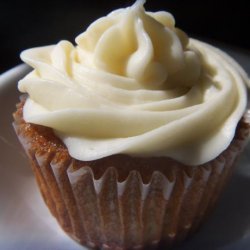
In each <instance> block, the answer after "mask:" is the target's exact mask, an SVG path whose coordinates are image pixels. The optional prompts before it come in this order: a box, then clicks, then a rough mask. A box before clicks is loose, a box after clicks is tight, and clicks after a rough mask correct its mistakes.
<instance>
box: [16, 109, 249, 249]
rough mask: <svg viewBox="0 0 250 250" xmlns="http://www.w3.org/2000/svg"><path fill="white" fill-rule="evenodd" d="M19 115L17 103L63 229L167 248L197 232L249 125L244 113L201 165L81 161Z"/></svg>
mask: <svg viewBox="0 0 250 250" xmlns="http://www.w3.org/2000/svg"><path fill="white" fill-rule="evenodd" d="M20 114H21V111H20V106H19V111H17V112H16V113H15V115H14V117H15V123H14V127H15V130H16V133H17V135H18V137H19V139H20V142H21V143H22V145H23V147H24V149H25V151H26V153H27V155H28V157H29V159H30V162H31V166H32V169H33V172H34V174H35V176H36V180H37V183H38V185H39V188H40V191H41V193H42V195H43V198H44V200H45V202H46V204H47V206H48V207H49V209H50V211H51V213H52V214H53V215H54V216H55V218H56V219H57V221H58V223H59V224H60V225H61V227H62V228H63V229H64V231H65V232H66V233H68V234H69V235H70V236H71V237H72V238H73V239H75V240H76V241H77V242H79V243H80V244H82V245H84V246H87V247H89V248H97V249H142V248H149V247H152V248H154V247H157V246H159V245H161V246H164V247H163V249H169V248H170V247H171V246H172V245H174V244H176V243H177V242H180V241H183V240H184V239H185V238H186V237H187V236H188V235H189V234H191V233H193V232H194V231H196V229H197V228H198V227H199V226H200V224H201V222H203V221H204V220H205V218H206V217H207V216H208V214H209V213H210V211H211V210H212V208H213V207H214V204H215V202H216V201H217V198H218V196H219V194H220V193H221V191H222V189H223V187H224V185H225V184H226V183H227V180H228V179H229V177H230V175H231V173H232V170H233V166H234V162H235V160H236V158H237V156H238V155H239V153H240V151H241V150H242V149H243V146H244V144H245V141H246V138H247V137H248V135H249V130H250V124H249V120H246V119H243V120H241V122H240V123H239V126H238V129H237V133H236V136H235V138H234V140H233V142H232V143H231V145H230V146H229V148H228V149H227V150H226V151H224V152H223V153H222V154H221V155H220V156H218V157H217V158H216V159H215V160H213V161H210V162H208V163H206V164H204V165H201V166H198V167H197V166H196V167H188V166H185V165H183V164H180V163H178V162H176V161H174V160H171V159H168V158H164V157H162V158H148V159H146V158H135V157H129V156H125V155H115V156H110V157H107V158H104V159H100V160H97V161H92V162H81V161H77V160H74V159H72V158H71V157H70V156H69V155H68V154H67V152H66V151H65V150H58V148H57V147H58V145H57V144H56V143H55V141H50V142H47V144H46V143H45V141H46V140H47V139H48V137H49V138H50V137H51V135H49V136H45V139H46V140H45V141H43V140H44V138H43V135H42V134H39V135H38V134H37V133H38V132H41V131H40V127H39V126H38V127H39V129H38V132H37V130H36V128H37V125H29V124H27V123H25V122H24V121H23V120H22V118H21V117H20ZM247 119H249V118H247ZM34 128H35V129H34ZM43 129H44V128H42V131H43ZM48 134H50V133H48ZM53 140H54V139H53ZM41 142H43V144H42V145H40V144H41ZM45 144H46V145H45ZM39 145H40V147H39Z"/></svg>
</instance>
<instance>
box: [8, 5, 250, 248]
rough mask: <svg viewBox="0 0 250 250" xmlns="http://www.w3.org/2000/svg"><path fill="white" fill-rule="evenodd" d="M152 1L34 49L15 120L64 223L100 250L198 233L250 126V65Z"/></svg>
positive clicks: (166, 242) (27, 57)
mask: <svg viewBox="0 0 250 250" xmlns="http://www.w3.org/2000/svg"><path fill="white" fill-rule="evenodd" d="M143 4H144V1H140V0H138V1H137V2H136V3H135V4H134V5H132V6H131V7H128V8H125V9H118V10H116V11H114V12H112V13H110V14H108V15H107V16H105V17H102V18H100V19H98V20H97V21H95V22H94V23H93V24H91V25H90V26H89V28H88V29H87V30H86V31H85V32H83V33H82V34H80V35H79V36H78V37H77V38H76V45H75V46H74V45H73V44H72V43H70V42H68V41H61V42H59V43H58V44H56V45H52V46H46V47H39V48H33V49H29V50H26V51H24V52H23V53H22V54H21V58H22V60H23V61H24V62H26V63H27V64H28V65H30V66H31V67H32V68H33V69H34V70H33V71H32V72H31V73H29V74H28V75H27V76H26V77H25V78H23V79H22V80H20V81H19V83H18V88H19V90H20V91H21V92H22V93H26V95H24V96H22V98H21V101H20V103H19V104H18V105H17V111H16V112H15V113H14V123H13V124H14V128H15V131H16V134H17V136H18V138H19V140H20V142H21V144H22V146H23V148H24V149H25V151H26V153H27V156H28V158H29V160H30V165H31V167H32V169H33V172H34V175H35V177H36V180H37V183H38V186H39V188H40V191H41V194H42V196H43V198H44V201H45V202H46V204H47V206H48V208H49V209H50V211H51V213H52V214H53V216H54V217H55V218H56V219H57V221H58V223H59V224H60V226H61V227H62V228H63V230H64V231H65V232H66V233H67V234H68V235H69V236H71V237H72V238H73V239H74V240H76V241H77V242H79V243H80V244H82V245H84V246H87V247H90V248H99V249H144V248H147V247H159V246H164V249H169V248H170V247H171V246H172V245H174V244H176V243H177V242H180V241H182V240H184V239H185V238H186V237H187V236H188V235H190V234H191V233H193V232H194V231H196V230H197V228H198V227H199V226H200V224H201V223H202V222H203V221H204V220H205V218H206V217H207V216H208V214H209V212H210V211H211V209H212V208H213V207H214V204H215V203H216V201H217V198H218V196H219V194H220V192H221V191H222V189H223V187H224V186H225V184H226V182H227V180H228V179H229V177H230V175H231V173H232V170H233V166H234V163H235V161H236V159H237V158H238V156H239V154H240V152H241V151H242V149H243V148H244V145H245V144H246V140H247V138H248V135H249V131H250V120H249V112H248V111H247V90H246V83H247V82H248V81H249V80H248V78H247V75H246V73H245V72H244V71H243V69H242V68H241V67H240V66H239V65H238V64H237V63H236V62H235V61H234V60H233V59H232V58H230V57H229V56H228V55H226V54H225V53H224V52H222V51H220V50H219V49H217V48H214V47H213V46H211V45H208V44H206V43H203V42H201V41H198V40H195V39H190V38H188V36H187V35H186V34H185V33H184V32H183V31H181V30H180V29H178V28H176V27H175V20H174V18H173V16H172V15H171V14H170V13H168V12H164V11H159V12H155V13H152V12H146V11H145V9H144V7H143Z"/></svg>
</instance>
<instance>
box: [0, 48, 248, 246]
mask: <svg viewBox="0 0 250 250" xmlns="http://www.w3.org/2000/svg"><path fill="white" fill-rule="evenodd" d="M228 52H229V53H230V54H231V55H232V56H234V57H235V58H236V59H237V61H238V62H240V63H241V65H243V66H244V67H245V69H246V70H247V71H248V73H250V56H249V55H246V54H245V53H240V52H237V51H235V50H228ZM27 71H28V68H27V67H26V66H24V65H20V66H17V67H16V68H14V69H12V70H10V71H8V72H6V73H4V74H2V75H1V76H0V249H2V250H34V249H36V250H69V249H70V250H80V249H84V248H82V247H81V246H79V245H78V244H77V243H75V242H74V241H73V240H71V239H70V238H69V237H68V236H67V235H66V234H64V232H63V231H62V230H61V229H60V228H59V226H58V225H57V223H56V221H55V219H54V218H53V217H52V216H51V215H50V213H49V211H48V209H47V207H46V206H45V205H44V203H43V201H42V199H41V196H40V194H39V191H38V189H37V187H36V184H35V181H34V177H33V175H32V172H31V170H30V168H29V166H28V162H27V160H26V158H25V156H24V154H23V151H22V150H21V146H20V145H19V143H18V141H17V138H16V136H15V134H14V131H13V129H12V125H11V123H12V113H13V111H14V110H15V104H16V103H17V102H18V96H19V93H18V91H17V88H16V85H17V81H18V79H20V78H21V77H22V76H23V75H24V74H26V73H27ZM249 153H250V145H249V146H248V148H247V149H246V150H245V153H244V154H243V156H242V158H241V160H240V162H239V167H238V169H237V170H236V172H235V173H234V176H233V178H232V180H231V182H230V183H229V185H228V187H227V189H226V190H225V192H224V194H223V196H222V198H221V199H220V201H219V204H218V206H217V209H216V210H215V211H214V213H213V214H212V215H211V217H210V218H209V220H208V221H207V223H206V224H205V225H204V226H203V227H202V228H201V230H200V231H199V232H198V233H197V234H196V235H195V236H194V237H192V238H191V239H189V240H188V241H186V242H184V243H183V244H182V246H181V247H180V248H177V249H179V250H180V249H181V250H219V249H220V250H235V249H237V250H248V249H250V194H249V193H250V166H249V163H250V154H249Z"/></svg>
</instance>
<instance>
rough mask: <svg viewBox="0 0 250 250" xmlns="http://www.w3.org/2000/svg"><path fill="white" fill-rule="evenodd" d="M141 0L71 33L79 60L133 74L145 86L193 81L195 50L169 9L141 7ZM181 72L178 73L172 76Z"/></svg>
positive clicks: (197, 72) (197, 67)
mask: <svg viewBox="0 0 250 250" xmlns="http://www.w3.org/2000/svg"><path fill="white" fill-rule="evenodd" d="M143 3H144V2H143V1H137V2H136V3H135V4H134V5H133V6H131V7H129V8H127V9H122V10H121V9H120V10H117V11H114V12H112V13H110V14H109V15H108V16H107V17H103V18H100V19H98V20H97V21H96V22H94V23H93V24H92V25H90V27H89V28H88V29H87V31H86V32H84V33H83V34H81V35H79V36H78V37H77V38H76V43H77V44H78V50H79V60H80V62H81V63H82V64H85V65H88V66H89V67H93V68H97V69H100V70H103V71H106V72H110V73H113V74H117V75H120V76H125V77H129V78H132V79H135V80H136V81H138V82H139V83H141V84H145V85H146V86H147V87H149V88H150V87H151V88H155V87H158V86H160V85H163V84H164V85H166V87H168V86H172V85H173V82H174V80H175V78H178V81H175V82H176V83H175V84H180V85H183V86H186V85H188V86H189V85H193V84H195V82H197V80H198V78H199V75H200V61H199V57H198V55H197V54H196V53H195V52H194V51H191V50H188V49H187V43H188V38H187V36H186V35H185V34H184V33H183V32H182V31H180V30H179V29H176V28H175V20H174V18H173V16H172V15H171V14H170V13H167V12H162V11H160V12H157V13H149V12H147V13H146V12H145V10H144V7H143ZM177 75H181V77H180V76H179V77H178V76H177Z"/></svg>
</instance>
